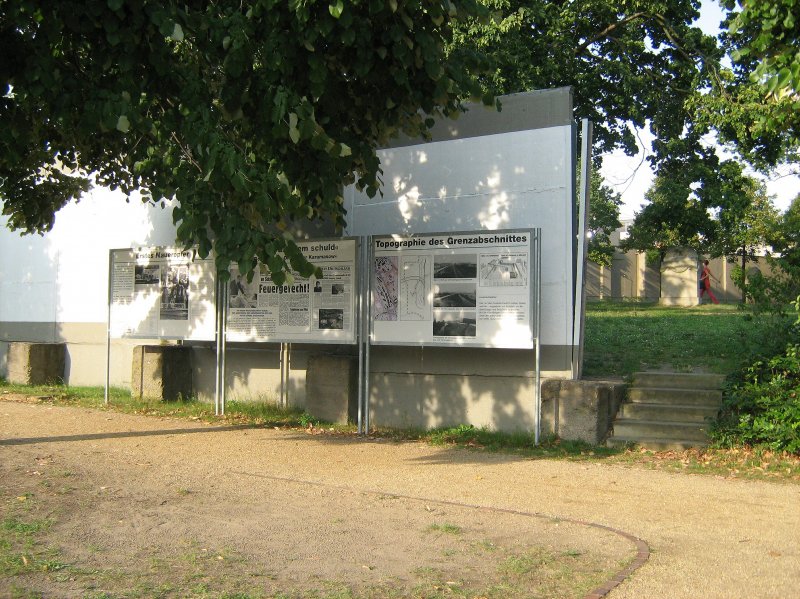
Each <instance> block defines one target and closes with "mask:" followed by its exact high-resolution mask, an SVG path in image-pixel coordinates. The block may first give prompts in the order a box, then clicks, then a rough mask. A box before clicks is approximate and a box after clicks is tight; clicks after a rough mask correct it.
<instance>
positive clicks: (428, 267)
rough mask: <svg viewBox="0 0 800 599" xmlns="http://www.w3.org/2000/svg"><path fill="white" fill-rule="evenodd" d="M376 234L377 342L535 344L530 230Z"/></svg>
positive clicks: (374, 308) (373, 321)
mask: <svg viewBox="0 0 800 599" xmlns="http://www.w3.org/2000/svg"><path fill="white" fill-rule="evenodd" d="M371 239H372V242H371V244H372V247H371V267H370V270H371V277H372V282H371V288H372V298H371V306H370V316H371V324H372V343H376V344H381V343H385V344H394V345H420V344H423V345H424V344H435V345H448V346H473V347H476V346H477V347H498V348H500V347H502V348H532V347H533V340H534V336H533V326H532V318H531V314H532V311H531V306H532V297H533V284H532V279H531V272H532V271H531V266H532V264H533V262H534V261H533V256H532V248H533V244H532V240H533V231H532V230H530V229H521V230H506V231H481V232H477V233H438V234H437V233H435V234H426V235H386V236H379V237H377V236H376V237H372V238H371Z"/></svg>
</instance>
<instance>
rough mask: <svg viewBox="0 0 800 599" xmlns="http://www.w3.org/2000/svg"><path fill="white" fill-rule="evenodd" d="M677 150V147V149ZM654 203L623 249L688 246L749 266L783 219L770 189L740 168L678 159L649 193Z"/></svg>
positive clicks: (713, 159) (707, 159)
mask: <svg viewBox="0 0 800 599" xmlns="http://www.w3.org/2000/svg"><path fill="white" fill-rule="evenodd" d="M677 149H678V148H677V147H676V150H677ZM645 199H646V200H647V201H648V202H649V203H648V204H647V205H646V206H645V207H644V208H643V209H642V210H641V211H640V212H639V213H638V214H637V215H636V219H635V220H634V223H633V225H632V226H631V227H630V228H629V230H628V233H629V237H628V239H626V240H625V241H624V242H623V243H622V247H623V248H624V249H632V250H639V251H653V250H655V251H657V252H658V253H659V254H660V255H661V257H663V254H664V252H666V250H667V249H669V248H671V247H678V246H687V247H691V248H693V249H695V250H696V251H698V252H699V253H705V254H710V255H711V256H714V257H716V256H728V257H730V258H732V259H737V260H738V261H740V262H741V263H742V265H744V264H746V263H747V262H748V261H753V260H755V259H756V253H757V251H759V250H761V249H762V248H763V247H764V246H765V245H766V244H767V242H768V240H769V239H770V236H771V235H772V232H773V231H774V229H775V227H776V224H777V221H778V214H777V210H776V209H775V207H774V206H773V205H772V201H771V200H770V198H769V196H768V195H767V193H766V188H765V186H764V185H763V184H762V183H761V182H759V181H757V180H756V179H754V178H753V177H751V176H749V175H746V174H745V173H744V169H743V166H742V164H741V163H738V162H736V161H733V160H726V161H722V162H720V161H719V159H718V158H717V156H716V155H715V154H714V153H712V152H706V153H705V154H704V155H703V159H702V160H701V161H699V162H698V161H697V160H695V159H694V158H692V157H691V156H685V157H684V158H680V154H675V155H674V156H673V158H672V159H671V160H670V162H669V164H667V165H665V166H664V168H662V170H661V172H660V173H659V175H658V176H657V177H656V179H655V181H654V182H653V185H652V186H651V188H650V189H649V190H648V192H647V193H646V194H645Z"/></svg>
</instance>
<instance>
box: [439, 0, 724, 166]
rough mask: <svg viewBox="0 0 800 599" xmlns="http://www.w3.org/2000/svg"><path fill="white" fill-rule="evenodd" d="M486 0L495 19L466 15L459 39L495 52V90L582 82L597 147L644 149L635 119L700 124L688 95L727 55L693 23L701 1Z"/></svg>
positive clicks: (668, 134) (491, 84)
mask: <svg viewBox="0 0 800 599" xmlns="http://www.w3.org/2000/svg"><path fill="white" fill-rule="evenodd" d="M482 1H483V2H484V4H486V6H487V7H489V9H490V10H491V11H492V12H493V14H494V16H495V18H494V19H493V20H492V21H489V22H481V21H467V22H462V23H460V24H459V25H458V27H457V28H456V32H455V37H454V47H456V48H469V49H473V50H478V51H482V52H485V53H486V54H488V55H489V57H490V59H491V60H492V65H493V66H492V69H491V70H490V71H489V72H488V73H487V74H486V75H484V76H482V77H481V82H482V84H483V86H484V89H485V90H486V91H488V92H491V93H494V94H501V93H513V92H517V91H520V90H526V89H539V88H547V87H555V86H573V90H574V94H575V96H574V103H575V116H576V118H584V117H585V118H589V119H591V120H592V121H593V122H594V124H595V127H594V132H595V149H596V151H597V152H598V153H602V152H605V151H609V150H612V149H614V148H617V147H622V148H624V149H625V150H626V151H628V152H629V153H631V154H633V153H635V152H636V151H637V146H636V138H635V136H634V133H633V132H632V130H631V127H630V125H631V124H632V125H635V126H636V127H645V126H649V128H650V129H651V130H652V131H653V133H654V134H655V135H656V137H657V138H659V139H662V140H669V139H679V138H682V137H683V136H685V135H686V132H687V131H690V132H691V131H694V129H695V126H694V122H693V111H692V109H691V107H689V106H687V101H688V99H689V98H690V97H693V95H694V94H695V92H696V90H698V89H700V88H703V87H705V86H707V85H709V84H708V81H709V77H710V73H711V71H712V70H713V69H716V68H717V65H718V63H719V60H720V58H721V57H722V51H721V49H720V47H719V45H718V44H717V42H716V40H715V39H714V38H713V37H711V36H708V35H705V34H704V33H703V32H702V31H701V30H700V29H699V28H697V27H694V26H693V25H692V23H693V21H694V20H695V19H696V18H697V17H698V16H699V12H698V3H697V2H696V1H695V0H631V1H628V2H624V3H620V2H611V1H610V0H576V1H575V2H545V1H544V0H482ZM703 132H704V131H700V132H699V134H702V133H703ZM655 158H656V161H657V162H661V161H663V160H665V159H666V158H668V155H667V154H664V153H661V152H658V151H657V156H656V157H655Z"/></svg>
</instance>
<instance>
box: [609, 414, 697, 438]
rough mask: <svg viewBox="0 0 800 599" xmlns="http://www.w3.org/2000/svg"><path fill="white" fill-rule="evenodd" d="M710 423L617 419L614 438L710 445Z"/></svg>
mask: <svg viewBox="0 0 800 599" xmlns="http://www.w3.org/2000/svg"><path fill="white" fill-rule="evenodd" d="M709 426H710V424H709V423H705V422H704V423H699V422H672V421H658V420H631V419H629V418H617V419H616V420H615V421H614V435H613V437H614V438H621V439H631V440H638V439H659V440H667V441H672V440H675V439H680V440H682V441H696V442H699V443H701V444H702V443H708V434H707V432H706V431H707V430H708V427H709Z"/></svg>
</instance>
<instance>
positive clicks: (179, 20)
mask: <svg viewBox="0 0 800 599" xmlns="http://www.w3.org/2000/svg"><path fill="white" fill-rule="evenodd" d="M478 13H480V10H479V8H478V6H477V5H476V4H475V3H474V1H473V0H449V1H447V2H431V3H424V4H422V3H413V2H408V3H404V2H402V1H397V0H387V1H378V0H373V1H370V2H352V3H350V2H348V3H345V2H344V1H343V0H331V1H330V2H306V1H303V0H290V1H289V2H286V1H277V0H261V1H256V2H247V3H243V2H239V1H236V2H234V1H230V0H228V1H220V2H213V3H206V2H197V1H194V0H188V1H184V2H176V1H164V0H158V1H156V0H138V1H136V2H126V1H124V0H82V1H81V2H67V1H65V2H42V1H34V0H5V1H4V2H2V3H0V40H2V48H0V77H2V80H0V83H2V86H3V89H2V92H0V93H2V97H1V98H0V130H2V131H3V135H2V136H0V182H1V183H2V188H0V193H1V194H2V201H3V214H5V215H6V216H8V218H9V225H10V226H11V227H12V228H14V229H19V230H21V231H23V232H43V231H47V230H48V229H49V228H50V227H52V225H53V220H54V214H55V212H56V211H57V210H58V209H59V208H61V207H62V206H64V205H65V204H66V203H67V202H69V201H70V200H73V199H76V198H77V197H78V195H79V193H80V192H81V191H83V190H86V189H87V188H88V186H89V174H90V173H91V174H92V176H93V177H94V178H95V180H96V182H97V184H99V185H105V186H109V187H111V188H120V189H122V190H123V191H124V192H126V193H130V192H131V191H133V190H136V189H142V190H144V193H145V198H146V200H147V201H151V202H159V201H161V199H162V198H173V197H174V198H176V200H177V207H176V208H175V209H174V213H173V217H174V220H175V223H176V224H177V225H178V227H177V237H178V241H179V242H180V243H183V244H187V245H191V244H198V245H199V249H200V253H201V254H203V255H206V254H207V253H208V252H209V251H210V250H211V249H212V248H213V249H214V250H215V251H216V255H217V262H218V266H219V267H220V268H221V269H223V270H224V269H227V267H228V265H229V262H230V261H231V260H234V261H238V262H239V266H240V269H241V270H242V271H243V272H244V273H249V272H251V271H252V270H253V268H254V267H255V266H256V264H257V261H260V262H261V263H262V264H265V265H266V266H267V267H268V268H269V270H270V271H271V273H272V278H273V280H274V281H275V282H276V283H278V284H280V283H282V282H283V281H285V280H286V278H287V276H288V277H290V276H291V275H290V274H287V273H288V271H289V270H290V269H291V268H293V269H295V270H298V271H300V272H301V274H303V275H308V274H310V273H311V272H313V270H314V269H313V267H312V266H311V265H310V264H308V262H307V261H306V260H305V259H304V258H303V257H302V255H301V254H300V252H299V251H298V250H297V247H296V246H295V244H294V242H293V241H292V240H291V239H290V238H289V236H288V235H284V233H285V232H287V231H290V230H291V229H292V226H293V223H294V222H296V221H298V222H299V221H303V220H305V219H322V218H325V219H331V220H332V221H333V222H335V223H338V224H341V223H342V222H343V217H344V214H343V209H342V197H341V189H342V186H343V185H346V184H349V183H355V184H356V185H357V186H358V187H359V188H360V189H365V190H366V191H367V193H369V194H374V193H376V191H377V189H378V187H379V178H378V177H379V170H378V169H379V164H378V160H377V158H376V155H375V152H374V149H375V148H376V147H378V146H380V145H382V144H385V143H386V142H387V141H388V140H389V138H390V137H391V136H393V135H396V134H399V133H405V134H407V135H410V136H419V135H424V134H425V133H426V131H427V129H428V128H429V127H430V126H431V125H432V122H433V118H434V117H439V116H453V115H455V114H457V113H458V112H459V110H460V100H461V99H462V98H463V97H465V96H474V95H475V94H477V93H479V91H480V90H479V89H478V88H477V86H476V85H475V82H474V79H473V78H472V75H471V73H472V72H474V71H476V70H477V69H479V68H481V65H482V63H481V60H480V57H479V56H478V55H477V54H476V53H474V52H470V51H468V50H463V51H451V52H449V54H448V55H445V41H446V40H447V39H448V37H449V31H450V29H451V27H452V26H453V24H454V23H455V22H456V21H457V20H458V19H460V18H464V17H466V16H470V15H476V14H478Z"/></svg>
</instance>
